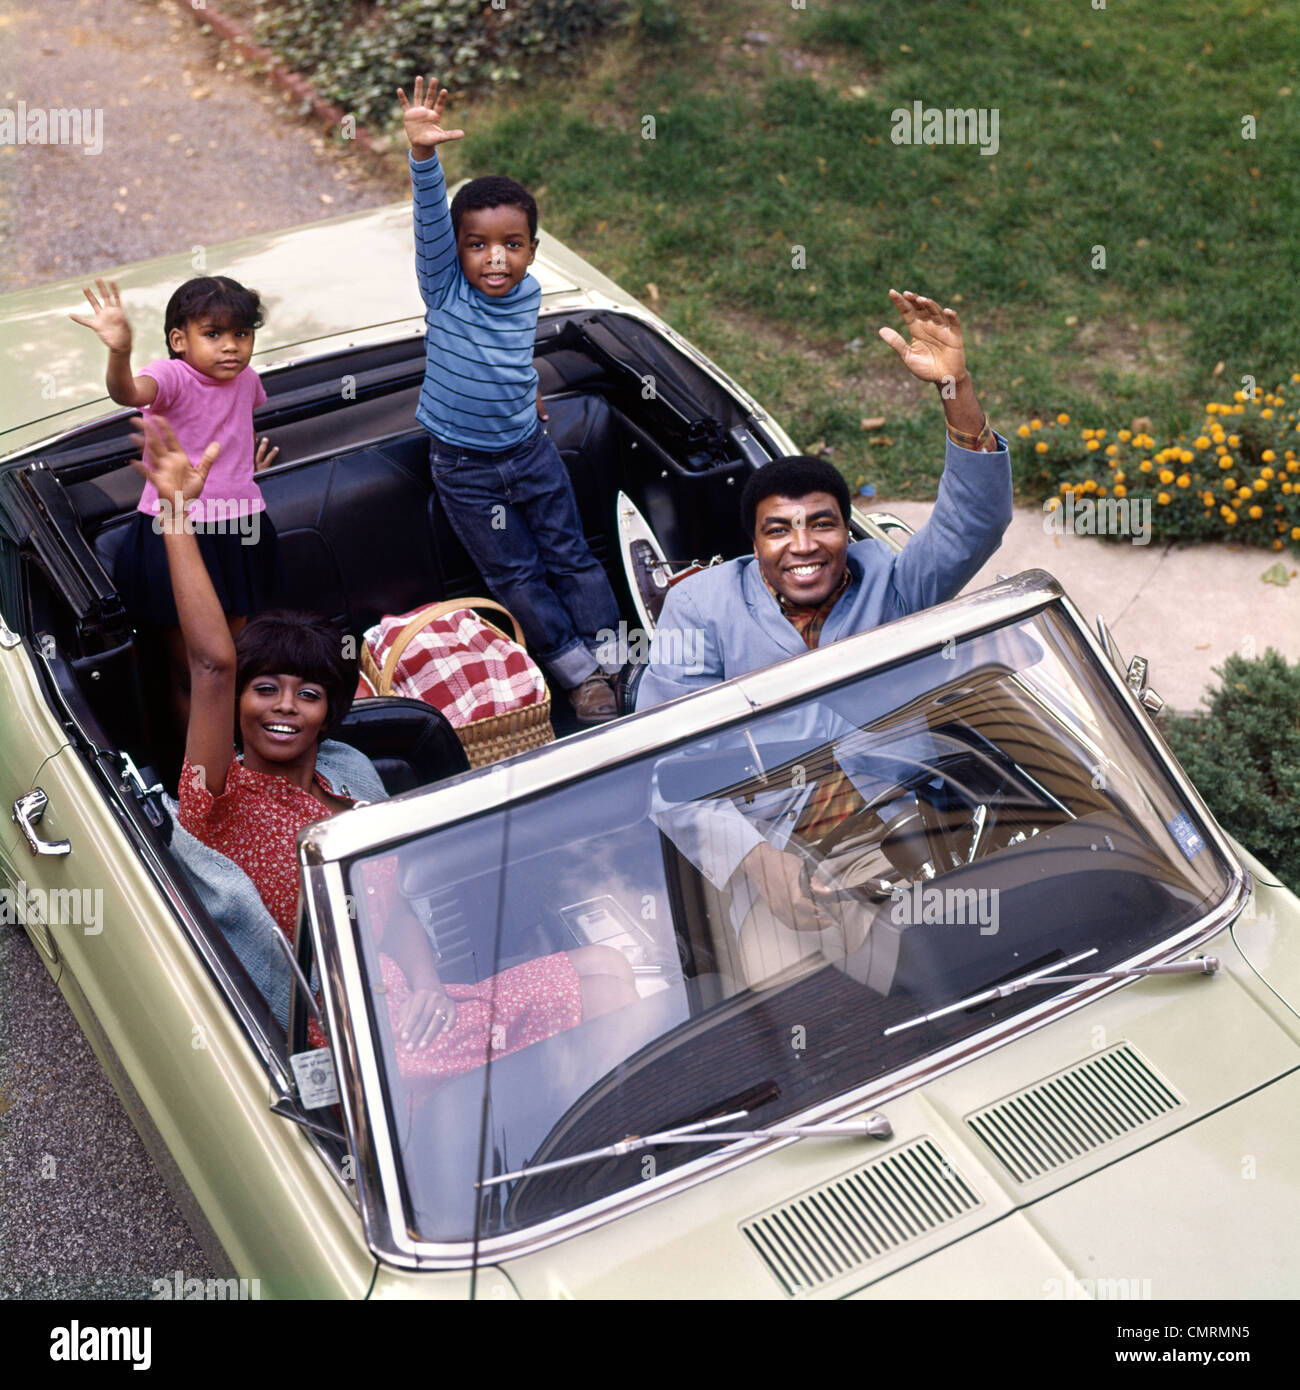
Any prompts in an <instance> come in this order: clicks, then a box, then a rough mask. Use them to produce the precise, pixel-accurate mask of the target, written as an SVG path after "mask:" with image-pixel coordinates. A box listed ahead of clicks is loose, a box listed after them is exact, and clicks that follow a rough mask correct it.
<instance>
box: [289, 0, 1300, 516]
mask: <svg viewBox="0 0 1300 1390" xmlns="http://www.w3.org/2000/svg"><path fill="white" fill-rule="evenodd" d="M310 3H320V0H291V3H286V4H278V3H277V4H274V5H272V3H271V0H265V8H266V9H267V10H268V11H270V10H275V11H286V10H293V9H296V8H301V7H303V6H307V5H309V4H310ZM556 3H557V5H558V4H559V0H556ZM328 8H331V9H333V8H334V7H332V6H331V7H328ZM392 8H393V9H394V10H395V11H396V12H401V13H405V12H407V11H412V12H413V11H414V9H416V8H419V9H421V10H423V11H426V12H433V11H434V10H435V9H436V10H437V12H438V13H446V14H448V15H450V14H452V13H453V12H455V13H459V11H460V9H461V8H464V7H462V6H460V5H459V4H458V3H448V4H445V5H443V6H441V7H433V6H430V5H428V4H426V3H424V0H421V5H420V6H418V7H415V6H412V5H410V4H407V3H402V4H398V5H395V6H393V7H392ZM515 8H519V7H516V6H513V5H510V6H507V13H509V11H510V10H511V9H515ZM524 8H527V7H524ZM533 8H534V9H537V6H533ZM560 8H564V7H563V6H560ZM573 8H574V9H575V11H576V10H586V9H590V8H591V7H590V6H585V5H579V6H574V7H573ZM478 10H479V11H480V12H481V16H482V24H483V25H489V24H490V23H492V22H495V21H493V20H492V14H491V11H490V10H489V9H487V8H485V7H484V6H482V5H480V6H478ZM371 11H373V14H374V15H377V14H378V13H379V10H378V7H377V6H367V5H360V6H359V7H357V8H356V10H355V11H353V10H348V9H347V8H346V7H344V8H341V9H339V10H338V14H339V15H341V16H342V15H348V14H353V15H354V18H353V19H352V20H351V21H345V20H344V19H339V21H338V22H339V23H340V24H346V23H348V22H351V23H353V24H355V23H356V19H355V15H356V14H360V15H361V16H362V17H363V18H365V16H366V14H367V12H371ZM620 16H621V17H620ZM371 22H373V18H372V21H371ZM481 27H482V26H481ZM1298 29H1300V0H1275V3H1271V4H1267V5H1264V4H1260V3H1258V0H1224V3H1223V4H1221V5H1218V6H1215V7H1213V9H1209V8H1207V7H1206V6H1205V5H1204V4H1203V3H1202V0H1143V2H1142V3H1127V4H1124V5H1123V6H1119V5H1112V6H1110V7H1109V8H1107V9H1098V8H1093V7H1092V6H1091V5H1089V4H1085V3H1082V0H1080V3H1077V4H1062V3H1060V0H1020V3H1017V4H1015V5H1008V4H1005V3H1001V0H968V2H967V3H962V4H957V3H953V0H870V3H867V0H807V3H806V5H804V6H802V7H801V8H796V7H794V6H793V5H788V4H778V3H775V0H714V2H713V3H709V4H707V5H706V4H703V3H686V0H642V2H641V3H640V4H638V3H636V0H629V3H628V4H627V5H625V6H623V7H622V8H621V10H620V15H619V16H616V17H615V20H614V21H611V23H610V24H607V25H606V27H605V29H604V30H603V31H602V33H603V37H601V38H599V39H596V40H592V41H590V42H589V43H588V45H587V47H586V48H585V49H584V50H583V57H582V61H581V66H580V67H579V68H578V69H577V70H576V71H575V70H572V69H571V70H569V71H568V72H566V73H563V74H559V75H556V74H548V73H546V72H545V71H543V69H544V67H545V65H544V64H532V65H529V66H527V67H526V68H521V69H520V70H521V71H523V72H524V75H525V79H526V80H525V81H523V82H521V83H516V84H514V85H510V86H501V85H492V83H491V81H490V80H484V81H480V83H479V86H478V87H477V89H474V88H473V85H472V81H471V79H473V78H474V77H475V76H476V75H478V76H481V75H482V73H483V72H486V73H487V78H488V79H490V78H491V76H492V72H491V70H490V65H488V66H487V67H485V66H484V65H483V64H481V63H479V61H478V57H477V56H475V54H469V56H468V58H466V59H458V57H457V54H456V52H454V51H450V52H449V51H448V50H447V49H446V47H445V46H444V47H443V50H442V51H443V52H444V53H446V54H447V56H448V59H449V63H450V66H449V67H448V68H447V69H446V70H445V72H444V73H443V74H439V75H440V76H446V77H447V78H448V79H449V82H450V85H451V86H452V87H453V89H454V90H455V91H457V92H464V93H465V95H464V97H463V98H462V99H458V100H457V102H456V103H455V104H454V106H453V114H455V116H456V118H457V120H460V121H462V122H463V124H464V125H465V126H466V128H467V129H468V130H469V131H470V135H471V138H469V139H467V140H466V141H464V142H463V143H462V144H461V145H459V146H457V147H456V149H455V150H454V151H452V152H451V153H450V156H449V165H450V171H451V173H452V176H453V177H460V176H467V175H474V174H479V173H483V172H488V171H501V172H509V173H510V174H512V175H514V176H515V177H517V178H520V179H521V180H523V181H524V182H525V183H527V184H529V185H530V186H531V187H533V188H534V189H535V190H536V191H538V193H539V195H540V201H541V205H542V215H543V222H544V226H545V228H546V229H549V230H551V231H553V232H554V233H555V234H557V235H558V236H560V237H562V238H563V239H564V240H565V241H566V242H568V243H569V244H570V245H571V246H572V247H573V248H574V249H575V250H577V251H578V252H579V253H580V254H582V255H584V256H586V257H587V258H588V259H590V260H591V261H593V262H594V263H595V264H597V265H598V266H600V267H601V268H602V269H604V270H606V271H607V272H608V273H610V274H611V275H612V276H613V277H614V278H615V279H616V280H618V281H619V282H620V283H622V284H624V285H626V286H627V287H628V288H629V289H631V290H632V292H633V293H635V294H637V295H638V296H639V297H641V298H642V299H643V300H644V301H645V302H646V303H647V304H648V305H649V306H650V307H652V308H654V309H655V310H656V311H657V312H659V313H660V314H662V315H663V316H664V317H665V318H666V319H668V321H669V322H670V323H673V324H674V325H676V326H678V327H680V328H681V329H682V330H683V331H684V332H685V333H687V334H688V335H689V336H690V337H691V338H692V339H694V340H696V341H698V342H699V343H700V344H701V346H702V347H703V348H704V349H705V350H706V351H708V352H709V353H710V354H711V355H712V356H713V357H715V359H716V360H717V361H718V362H719V363H720V365H722V366H723V367H724V368H726V369H727V370H729V371H730V372H732V374H733V375H734V376H736V377H737V379H739V380H741V381H743V382H745V383H746V384H747V385H750V386H751V388H752V389H753V390H754V392H755V394H756V395H757V396H758V397H759V399H760V400H762V401H763V402H764V403H765V404H767V405H768V406H770V408H771V409H772V410H773V412H774V413H776V414H777V415H778V416H779V417H780V418H781V419H782V420H783V421H784V422H785V423H786V424H787V426H788V427H789V428H790V429H791V432H792V433H793V435H794V436H795V438H796V440H797V441H798V442H799V443H800V445H801V446H803V447H806V448H808V449H810V450H811V451H814V452H820V451H823V450H824V451H825V453H826V454H827V455H828V456H829V457H831V458H832V459H833V461H834V462H835V463H837V464H838V465H839V466H840V467H841V468H842V469H843V471H844V472H845V474H846V476H847V477H848V478H849V480H850V482H851V483H854V484H855V485H856V484H857V483H860V482H867V483H870V484H873V485H874V486H875V487H876V489H877V491H878V493H880V494H881V495H890V494H893V495H899V494H904V495H906V494H907V493H909V492H910V493H911V494H912V495H924V494H928V493H931V492H932V490H933V487H934V484H935V482H936V480H937V475H938V471H939V468H940V466H941V461H942V456H941V453H940V449H939V447H938V440H939V438H940V430H941V418H942V417H941V414H940V410H939V405H938V402H937V401H936V400H935V399H934V398H933V393H929V392H926V391H923V390H921V389H919V388H916V387H914V386H912V385H911V384H910V383H909V382H908V381H907V380H906V379H905V375H904V374H903V373H902V372H901V371H900V370H899V368H898V366H897V364H896V363H894V361H893V358H892V354H891V353H890V351H889V349H888V348H886V347H885V346H884V345H883V344H881V343H880V342H879V340H878V339H877V337H876V329H877V327H878V326H879V325H880V324H882V323H886V322H888V321H889V319H890V309H889V305H888V301H887V299H886V297H885V291H886V290H887V289H888V288H889V287H890V286H891V285H892V286H895V287H897V288H915V289H918V290H920V291H922V292H927V293H930V294H933V295H934V296H935V297H937V298H940V299H942V300H943V301H944V302H948V303H953V304H954V305H955V306H956V307H957V308H958V309H959V310H960V311H961V313H962V315H963V318H964V320H965V327H966V331H967V335H968V340H969V342H970V344H971V349H972V352H971V357H972V367H973V371H974V374H975V378H976V384H977V387H978V388H979V389H980V391H981V394H982V398H983V400H984V403H985V405H986V407H987V408H988V411H989V414H990V417H991V419H992V421H993V423H994V424H995V426H997V427H998V428H1000V429H1001V430H1002V432H1003V433H1005V434H1014V432H1015V429H1016V426H1017V425H1018V424H1020V423H1021V422H1025V421H1029V420H1031V419H1034V418H1038V419H1041V420H1044V421H1049V420H1053V419H1055V418H1056V416H1057V415H1058V414H1067V415H1068V416H1070V417H1071V418H1072V419H1075V420H1085V421H1088V422H1089V423H1093V422H1095V423H1096V424H1097V425H1098V426H1101V427H1109V428H1112V429H1113V428H1115V427H1116V426H1118V427H1123V426H1126V425H1127V424H1128V422H1129V421H1131V420H1132V419H1133V418H1135V417H1143V418H1145V419H1149V420H1150V421H1151V422H1152V423H1151V426H1150V429H1149V430H1148V431H1147V433H1150V434H1151V435H1152V437H1153V438H1155V439H1158V440H1160V441H1161V443H1162V444H1165V443H1166V442H1167V443H1169V444H1172V443H1173V442H1175V441H1176V440H1177V438H1178V436H1179V434H1180V433H1181V434H1187V435H1189V436H1190V437H1192V438H1195V437H1197V434H1198V433H1199V432H1200V428H1201V403H1202V402H1205V401H1206V400H1207V399H1212V398H1213V399H1224V398H1225V397H1226V398H1228V399H1230V392H1229V391H1228V390H1225V388H1231V389H1236V388H1238V387H1239V386H1240V385H1241V383H1242V380H1243V378H1246V377H1247V376H1251V377H1253V378H1254V379H1255V380H1256V381H1258V382H1259V383H1261V389H1262V384H1263V383H1266V382H1267V383H1272V382H1283V381H1287V380H1288V379H1289V376H1290V373H1291V371H1292V370H1293V369H1294V368H1295V366H1296V365H1297V364H1298V363H1300V278H1297V277H1296V276H1295V274H1294V267H1295V265H1296V264H1300V182H1297V181H1296V180H1295V179H1294V178H1293V177H1292V170H1291V162H1292V152H1293V150H1294V148H1295V136H1296V128H1297V123H1298V122H1300V113H1298V111H1297V104H1296V102H1297V98H1296V95H1295V93H1296V91H1297V89H1298V88H1300V60H1298V58H1297V51H1296V48H1295V45H1294V43H1293V42H1292V36H1293V35H1294V34H1295V33H1296V32H1297V30H1298ZM484 32H486V29H485V30H484ZM317 48H318V50H319V51H320V52H321V54H322V55H323V56H322V57H321V60H320V61H321V62H328V63H330V64H332V68H331V70H332V71H335V72H338V73H339V74H340V76H339V81H340V84H341V85H340V86H339V87H338V88H337V89H335V90H336V95H337V99H339V100H340V101H342V102H343V103H344V105H345V106H347V105H348V104H349V99H348V97H347V95H346V93H347V91H348V90H349V89H348V88H347V86H346V84H345V83H344V78H346V76H347V74H346V73H345V72H342V71H341V70H342V69H343V68H344V67H345V66H346V63H347V62H351V61H354V60H353V59H346V60H345V59H344V58H343V57H342V56H339V57H336V58H331V57H330V56H329V55H330V52H331V45H330V44H329V43H321V44H318V45H317ZM349 51H351V50H349ZM434 56H435V57H436V56H438V55H437V54H435V55H434ZM405 62H406V57H405V55H404V54H402V53H400V52H399V51H398V47H397V45H396V44H390V45H389V46H388V48H387V49H385V48H384V45H383V44H382V43H380V42H379V40H378V39H376V40H375V43H374V44H373V45H372V47H371V49H370V50H369V51H368V56H366V57H365V58H364V62H363V63H362V65H361V69H360V71H361V77H360V78H359V79H358V80H363V81H364V83H365V84H366V87H365V90H366V91H368V92H371V93H372V94H373V96H374V103H373V108H372V107H367V108H366V109H367V110H370V109H374V110H375V111H376V112H377V113H378V114H379V115H380V116H382V103H381V102H380V100H379V95H380V94H381V91H382V89H383V88H384V86H385V85H387V86H389V87H391V86H392V85H396V81H397V80H398V79H400V78H402V77H404V76H406V75H407V73H406V72H405V71H404V64H405ZM426 66H427V64H426ZM380 74H382V80H381V77H380ZM467 88H468V90H466V89H467ZM916 103H920V107H921V108H922V109H923V110H925V111H929V110H934V111H940V112H942V111H946V110H965V109H972V110H973V109H976V108H978V109H979V110H980V111H982V112H984V114H985V116H986V117H987V118H988V120H989V122H991V120H992V115H993V113H994V112H996V115H997V130H996V137H997V138H996V153H993V152H992V148H991V147H992V144H993V142H992V141H991V140H989V139H985V140H984V142H983V143H982V144H980V143H972V142H971V141H966V142H965V143H960V144H959V143H948V142H947V141H946V140H945V143H933V144H927V143H924V135H923V131H921V130H920V128H919V127H918V129H917V130H911V131H907V130H904V129H903V128H902V121H901V119H900V117H899V113H900V112H907V113H909V115H910V113H911V112H912V111H913V110H915V109H916ZM946 133H947V132H945V135H946ZM985 133H986V135H989V134H992V131H991V130H990V129H987V128H986V129H985ZM918 134H919V135H921V136H922V142H921V143H915V142H910V143H909V142H908V141H911V140H912V139H913V137H914V136H917V135H918ZM900 136H906V137H907V139H906V140H904V139H900V138H898V137H900ZM986 149H987V150H989V151H990V152H989V153H984V152H982V151H983V150H986ZM1216 367H1217V368H1218V374H1217V375H1216V371H1215V369H1216ZM1039 471H1041V470H1039ZM1175 476H1176V477H1177V476H1178V475H1177V474H1176V475H1175ZM1065 480H1066V479H1065V478H1059V479H1058V478H1056V477H1052V478H1051V479H1049V480H1044V479H1042V478H1036V477H1035V476H1034V470H1033V469H1031V468H1022V469H1020V470H1019V473H1018V481H1019V483H1020V488H1021V492H1022V495H1023V496H1027V497H1035V496H1042V495H1045V493H1046V492H1047V491H1048V490H1051V489H1055V488H1056V487H1057V486H1058V485H1059V481H1065ZM1156 521H1157V526H1159V524H1160V519H1159V518H1157V519H1156ZM1239 524H1240V522H1239ZM1159 534H1160V532H1159V531H1157V535H1159ZM1273 538H1274V537H1272V536H1270V537H1268V538H1267V539H1269V541H1270V542H1271V540H1272V539H1273Z"/></svg>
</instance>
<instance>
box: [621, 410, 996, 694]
mask: <svg viewBox="0 0 1300 1390" xmlns="http://www.w3.org/2000/svg"><path fill="white" fill-rule="evenodd" d="M997 439H998V444H999V445H1000V446H1001V447H1000V448H999V449H998V451H997V452H996V453H975V452H973V451H971V450H969V449H961V448H958V447H957V445H955V444H954V443H953V442H952V441H951V440H948V441H947V453H946V455H945V458H944V470H943V477H942V478H941V479H940V480H939V498H938V501H937V502H936V503H935V508H934V511H933V513H932V514H931V516H930V520H929V521H928V522H926V524H925V525H924V526H923V527H922V528H921V529H920V530H919V531H918V532H917V533H916V535H914V536H913V537H912V538H911V539H910V540H909V541H908V542H907V545H906V546H905V547H904V548H903V550H902V551H901V552H899V551H895V550H893V549H892V548H891V547H890V546H888V545H886V544H885V542H884V541H877V540H865V541H858V542H856V543H855V544H854V545H851V546H850V547H849V552H848V567H849V587H848V588H847V589H846V590H845V591H844V593H843V594H842V595H841V596H840V599H839V601H838V602H837V603H836V605H835V607H834V608H833V609H832V610H831V613H830V616H829V617H828V618H827V620H826V625H825V627H824V628H823V629H822V635H821V645H823V646H824V645H826V644H827V643H830V642H834V641H836V640H838V639H839V638H841V637H850V636H852V635H853V634H855V633H858V632H865V631H867V629H869V628H873V627H878V626H879V625H880V624H881V623H887V622H890V621H892V620H893V619H894V618H901V617H905V616H906V615H907V614H909V613H915V612H916V611H917V610H918V609H921V608H929V607H931V606H932V605H934V604H936V603H943V602H944V601H945V600H947V599H950V598H953V597H954V596H955V595H956V594H958V593H959V592H960V591H961V589H962V586H963V585H965V584H967V583H969V581H970V580H971V579H972V578H973V577H974V575H975V574H976V573H977V571H978V570H979V569H980V567H981V566H982V565H983V564H984V563H985V562H986V561H987V560H988V559H989V558H990V557H991V556H992V555H993V553H994V552H995V551H996V550H997V548H998V545H999V543H1000V542H1001V540H1002V533H1003V532H1004V531H1005V530H1006V529H1007V526H1008V525H1009V524H1010V521H1011V462H1010V458H1009V456H1008V453H1007V442H1006V440H1005V439H1003V438H1002V437H1001V436H1000V435H999V436H998V437H997ZM806 650H807V648H806V647H805V646H804V640H803V638H802V637H801V636H800V635H799V633H798V632H796V631H795V629H794V627H793V626H792V625H791V623H790V621H789V619H787V618H786V617H785V615H784V614H783V613H782V612H781V609H780V607H779V606H778V604H777V601H776V599H775V598H774V597H773V596H772V594H771V592H770V591H769V589H768V587H767V585H766V584H765V583H764V582H763V576H762V574H761V573H760V572H759V568H758V562H757V560H756V559H755V558H754V556H752V555H746V556H744V557H743V558H741V559H738V560H730V561H728V562H727V563H726V564H725V565H718V566H715V567H714V568H713V569H709V570H702V571H701V572H700V573H699V574H695V575H692V576H691V577H690V578H689V579H685V580H683V581H682V582H681V583H680V584H679V585H677V587H676V588H674V589H673V590H672V591H671V592H670V593H669V595H668V599H667V601H666V602H665V604H664V607H663V612H662V613H661V614H660V618H659V626H658V628H657V629H656V631H655V635H654V639H653V642H652V644H651V648H650V667H649V670H647V671H646V673H645V675H644V676H643V677H642V678H641V684H640V687H639V688H638V690H637V697H636V706H637V709H639V710H642V709H650V708H651V707H652V706H654V705H658V704H662V703H663V702H664V701H665V700H672V699H675V698H676V697H677V696H679V695H689V694H690V693H691V692H692V691H695V690H702V689H704V688H705V687H706V686H710V685H715V684H717V683H718V682H719V681H725V680H730V679H731V678H732V677H733V676H741V675H744V674H746V673H747V672H749V671H756V670H758V669H760V668H761V667H764V666H770V665H772V664H773V663H774V662H777V661H784V660H785V659H786V658H787V657H791V656H797V655H799V654H800V653H801V652H804V651H806Z"/></svg>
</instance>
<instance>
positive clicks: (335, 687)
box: [235, 609, 357, 748]
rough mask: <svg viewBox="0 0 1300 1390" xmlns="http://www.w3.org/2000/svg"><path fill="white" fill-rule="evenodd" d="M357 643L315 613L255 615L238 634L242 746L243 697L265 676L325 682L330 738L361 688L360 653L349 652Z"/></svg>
mask: <svg viewBox="0 0 1300 1390" xmlns="http://www.w3.org/2000/svg"><path fill="white" fill-rule="evenodd" d="M351 641H352V639H351V638H350V637H348V636H347V635H346V634H345V633H343V632H340V631H339V629H338V628H336V627H335V626H334V624H333V623H331V622H329V621H327V620H326V619H325V618H321V617H318V616H317V615H316V614H314V613H291V612H288V611H286V610H284V609H276V610H272V611H270V612H267V613H259V614H258V615H257V617H255V618H253V619H252V620H251V621H250V622H249V623H248V624H247V626H246V627H245V628H244V629H243V630H242V631H241V632H240V634H239V636H238V637H236V638H235V705H236V712H235V738H236V741H237V742H239V745H240V747H241V748H242V746H243V744H242V741H241V737H240V732H239V713H238V705H239V700H240V697H241V696H242V695H243V693H244V691H245V689H246V688H247V686H248V684H249V682H250V681H254V680H256V679H257V678H258V676H265V675H289V676H297V677H298V678H299V680H305V681H314V682H315V683H316V684H317V685H319V686H321V687H322V688H323V690H324V691H325V701H326V706H325V708H326V716H325V723H324V724H323V725H322V726H321V732H320V738H321V739H326V738H328V737H329V736H330V735H331V734H332V733H333V732H334V730H335V729H337V728H338V727H339V725H340V724H342V722H343V720H344V719H345V718H346V717H347V713H348V710H350V709H351V708H352V697H353V696H354V695H355V694H356V691H357V661H356V657H348V656H345V655H344V651H345V648H346V647H347V646H348V644H349V643H351Z"/></svg>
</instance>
